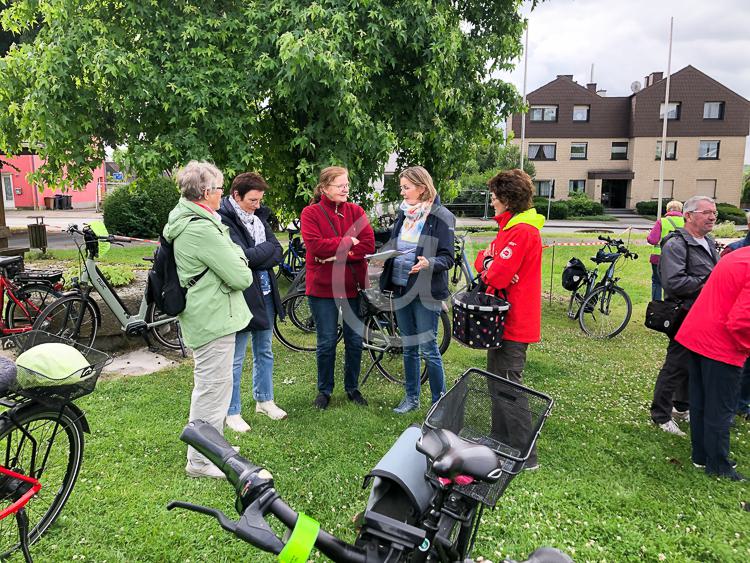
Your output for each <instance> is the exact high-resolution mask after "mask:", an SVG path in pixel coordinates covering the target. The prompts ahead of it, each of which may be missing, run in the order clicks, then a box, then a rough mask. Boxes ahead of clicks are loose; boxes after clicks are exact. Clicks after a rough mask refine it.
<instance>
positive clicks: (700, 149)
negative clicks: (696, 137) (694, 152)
mask: <svg viewBox="0 0 750 563" xmlns="http://www.w3.org/2000/svg"><path fill="white" fill-rule="evenodd" d="M708 143H716V149H715V151H714V150H705V151H704V150H703V149H704V144H705V145H706V149H708V146H707V144H708ZM720 148H721V141H715V140H706V139H701V140H700V141H698V160H719V151H720ZM704 152H705V155H704ZM712 153H713V155H712Z"/></svg>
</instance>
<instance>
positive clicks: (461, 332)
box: [451, 285, 510, 350]
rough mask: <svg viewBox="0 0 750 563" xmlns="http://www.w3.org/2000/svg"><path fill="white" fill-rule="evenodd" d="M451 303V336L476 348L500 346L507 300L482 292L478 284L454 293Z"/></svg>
mask: <svg viewBox="0 0 750 563" xmlns="http://www.w3.org/2000/svg"><path fill="white" fill-rule="evenodd" d="M451 301H452V302H453V338H455V339H456V340H458V341H459V342H460V343H461V344H463V345H464V346H468V347H469V348H476V349H478V350H491V349H494V348H500V347H501V346H502V344H503V329H504V328H505V315H506V314H507V313H508V309H510V303H508V302H507V301H506V300H505V299H501V298H500V297H497V296H496V295H490V294H488V293H484V291H482V289H481V288H480V286H479V285H477V286H476V287H475V288H474V289H472V290H471V291H461V292H459V293H457V294H455V295H454V296H453V298H452V300H451Z"/></svg>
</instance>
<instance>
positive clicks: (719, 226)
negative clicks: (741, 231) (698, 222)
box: [711, 221, 738, 238]
mask: <svg viewBox="0 0 750 563" xmlns="http://www.w3.org/2000/svg"><path fill="white" fill-rule="evenodd" d="M711 236H713V237H714V238H737V236H738V233H737V225H735V224H734V223H733V222H732V221H724V222H723V223H716V225H715V226H714V230H713V231H711Z"/></svg>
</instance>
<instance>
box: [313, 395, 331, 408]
mask: <svg viewBox="0 0 750 563" xmlns="http://www.w3.org/2000/svg"><path fill="white" fill-rule="evenodd" d="M330 401H331V398H330V397H329V396H328V395H326V394H325V393H318V396H317V397H315V400H314V401H313V406H314V407H316V408H319V409H320V410H322V411H324V410H326V409H327V408H328V403H329V402H330Z"/></svg>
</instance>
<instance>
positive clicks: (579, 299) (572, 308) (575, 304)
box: [568, 285, 586, 319]
mask: <svg viewBox="0 0 750 563" xmlns="http://www.w3.org/2000/svg"><path fill="white" fill-rule="evenodd" d="M582 287H583V288H584V291H585V288H586V286H585V285H584V286H582ZM579 289H580V288H579ZM584 297H585V295H584V294H583V293H581V292H580V291H579V290H578V289H576V290H575V291H573V292H572V293H571V294H570V301H568V318H569V319H577V318H578V311H579V310H580V308H581V303H583V299H584Z"/></svg>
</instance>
